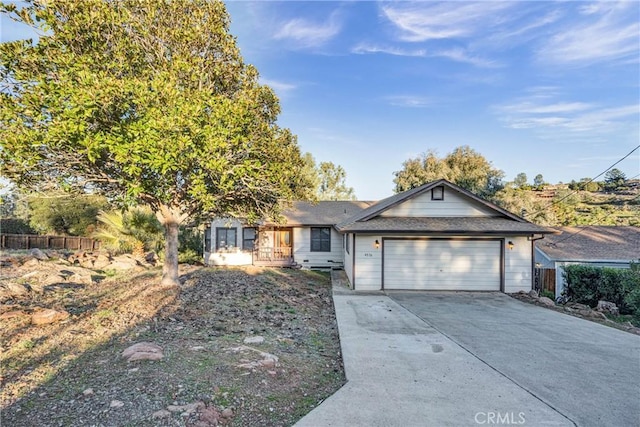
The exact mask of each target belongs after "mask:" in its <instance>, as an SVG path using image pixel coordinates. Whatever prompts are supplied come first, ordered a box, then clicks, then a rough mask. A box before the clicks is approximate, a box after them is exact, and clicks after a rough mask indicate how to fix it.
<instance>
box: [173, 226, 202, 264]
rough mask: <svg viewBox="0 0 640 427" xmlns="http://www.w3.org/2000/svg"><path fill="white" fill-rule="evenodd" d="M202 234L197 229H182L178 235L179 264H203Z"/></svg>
mask: <svg viewBox="0 0 640 427" xmlns="http://www.w3.org/2000/svg"><path fill="white" fill-rule="evenodd" d="M203 243H204V242H203V240H202V232H201V231H200V230H198V229H196V228H188V227H180V233H179V234H178V262H180V263H187V264H197V263H201V262H202V256H203V255H204V254H203V252H202V247H203Z"/></svg>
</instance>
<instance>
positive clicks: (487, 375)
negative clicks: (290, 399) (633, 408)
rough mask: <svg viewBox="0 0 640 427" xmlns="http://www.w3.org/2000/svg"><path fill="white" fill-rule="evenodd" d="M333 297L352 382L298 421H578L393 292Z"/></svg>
mask: <svg viewBox="0 0 640 427" xmlns="http://www.w3.org/2000/svg"><path fill="white" fill-rule="evenodd" d="M338 279H339V278H338ZM333 297H334V304H335V309H336V317H337V320H338V328H339V331H340V342H341V346H342V355H343V359H344V367H345V372H346V376H347V381H348V382H347V384H345V385H344V386H343V387H342V388H341V389H340V390H338V391H337V392H336V393H335V394H334V395H332V396H331V397H329V398H328V399H327V400H325V401H324V402H323V403H322V404H321V405H319V406H318V407H317V408H316V409H314V410H313V411H311V412H310V413H309V414H308V415H307V416H305V417H304V418H302V419H301V420H300V421H299V422H298V423H297V424H296V426H299V427H306V426H311V427H321V426H385V427H387V426H402V427H411V426H467V425H468V426H477V425H491V424H502V425H504V424H511V425H514V424H515V425H531V426H559V425H573V423H572V422H571V421H570V420H568V419H567V418H565V417H564V416H563V415H562V414H560V413H558V412H557V411H556V410H554V409H553V408H552V407H550V406H549V405H547V404H545V403H544V402H542V401H541V400H539V399H538V398H536V397H535V396H533V395H532V394H531V393H529V392H528V391H526V390H524V389H523V388H521V387H519V386H518V385H517V384H515V383H514V382H513V381H511V380H510V379H509V378H507V377H506V376H504V375H503V374H501V373H499V372H498V371H496V370H494V369H493V368H492V367H490V366H489V365H487V364H485V363H484V362H482V361H481V360H480V359H478V358H476V357H475V356H474V355H473V354H471V353H469V352H468V351H467V350H465V349H463V348H462V347H460V346H459V345H457V344H456V343H454V342H453V341H452V340H450V339H448V338H447V337H445V336H444V335H443V334H441V333H439V332H438V331H437V330H435V329H434V328H433V327H431V326H430V325H429V324H427V323H426V322H424V321H423V320H421V319H420V318H418V317H416V316H415V315H413V314H412V313H410V312H409V311H407V310H406V309H404V308H403V307H402V306H400V305H399V304H397V303H396V302H394V301H393V300H392V299H390V298H389V297H387V296H386V295H384V294H382V293H379V294H362V293H354V292H352V291H350V290H348V289H347V288H346V287H343V286H342V285H341V281H340V280H335V281H334V292H333Z"/></svg>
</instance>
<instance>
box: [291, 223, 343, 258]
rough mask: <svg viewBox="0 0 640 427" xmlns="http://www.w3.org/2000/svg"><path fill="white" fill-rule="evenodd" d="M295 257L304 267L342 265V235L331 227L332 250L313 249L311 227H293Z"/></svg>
mask: <svg viewBox="0 0 640 427" xmlns="http://www.w3.org/2000/svg"><path fill="white" fill-rule="evenodd" d="M293 258H294V260H295V262H296V263H298V264H300V265H301V266H302V268H330V267H342V266H343V263H344V252H343V248H342V235H340V234H339V233H338V232H337V231H336V230H335V229H334V228H333V227H331V251H330V252H313V251H311V227H296V228H294V229H293Z"/></svg>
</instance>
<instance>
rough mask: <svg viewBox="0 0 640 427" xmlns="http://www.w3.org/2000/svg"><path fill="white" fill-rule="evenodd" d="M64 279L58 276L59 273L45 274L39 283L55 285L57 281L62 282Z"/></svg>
mask: <svg viewBox="0 0 640 427" xmlns="http://www.w3.org/2000/svg"><path fill="white" fill-rule="evenodd" d="M64 282H65V279H64V277H63V276H60V275H59V274H51V275H47V276H46V277H45V278H44V279H42V280H41V281H40V284H41V285H42V286H49V285H55V284H57V283H64Z"/></svg>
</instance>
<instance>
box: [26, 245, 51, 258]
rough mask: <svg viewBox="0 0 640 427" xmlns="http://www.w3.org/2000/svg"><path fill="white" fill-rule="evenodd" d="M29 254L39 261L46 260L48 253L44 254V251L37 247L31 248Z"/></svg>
mask: <svg viewBox="0 0 640 427" xmlns="http://www.w3.org/2000/svg"><path fill="white" fill-rule="evenodd" d="M29 255H31V256H32V257H34V258H35V259H37V260H39V261H46V260H48V259H49V255H47V254H45V253H44V252H42V251H41V250H40V249H38V248H33V249H31V250H30V251H29Z"/></svg>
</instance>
